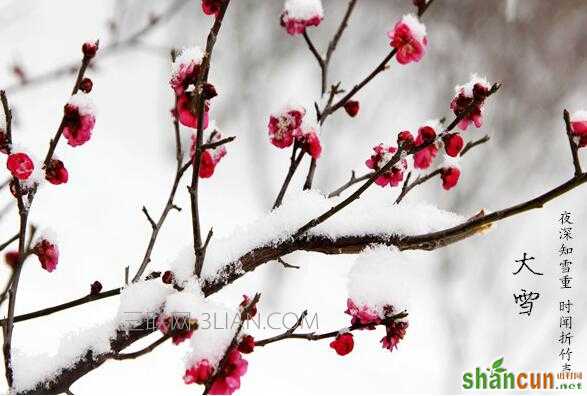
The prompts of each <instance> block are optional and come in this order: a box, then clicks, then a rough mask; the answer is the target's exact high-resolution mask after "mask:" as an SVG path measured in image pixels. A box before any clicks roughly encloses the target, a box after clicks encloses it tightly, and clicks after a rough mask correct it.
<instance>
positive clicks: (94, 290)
mask: <svg viewBox="0 0 587 396" xmlns="http://www.w3.org/2000/svg"><path fill="white" fill-rule="evenodd" d="M100 291H102V284H101V283H100V282H99V281H95V282H94V283H92V284H91V285H90V295H91V296H95V295H96V294H99V293H100Z"/></svg>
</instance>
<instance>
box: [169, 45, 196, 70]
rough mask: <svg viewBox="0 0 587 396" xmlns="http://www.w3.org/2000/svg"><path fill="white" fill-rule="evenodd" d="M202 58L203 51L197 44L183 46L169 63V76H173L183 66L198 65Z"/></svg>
mask: <svg viewBox="0 0 587 396" xmlns="http://www.w3.org/2000/svg"><path fill="white" fill-rule="evenodd" d="M203 58H204V51H203V50H202V48H200V47H198V46H194V47H190V48H183V49H182V50H181V52H180V53H179V55H177V57H176V58H175V61H174V62H172V63H171V76H172V77H174V76H175V75H176V74H177V73H179V72H180V71H181V70H182V69H183V68H184V67H186V66H189V65H190V64H195V65H199V64H201V63H202V59H203Z"/></svg>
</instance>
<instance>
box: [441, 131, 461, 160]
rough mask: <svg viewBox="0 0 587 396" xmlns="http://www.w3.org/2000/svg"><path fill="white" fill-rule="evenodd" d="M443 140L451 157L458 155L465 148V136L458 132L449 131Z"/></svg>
mask: <svg viewBox="0 0 587 396" xmlns="http://www.w3.org/2000/svg"><path fill="white" fill-rule="evenodd" d="M442 141H443V142H444V149H445V150H446V154H448V155H450V156H451V157H456V156H457V155H459V153H460V152H461V150H462V149H463V145H464V142H463V138H462V137H461V135H459V134H458V133H449V134H447V135H445V136H443V138H442Z"/></svg>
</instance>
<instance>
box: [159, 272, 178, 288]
mask: <svg viewBox="0 0 587 396" xmlns="http://www.w3.org/2000/svg"><path fill="white" fill-rule="evenodd" d="M161 280H162V281H163V283H165V284H168V285H170V284H172V283H173V281H174V280H175V277H174V276H173V272H171V271H165V273H164V274H163V277H162V278H161Z"/></svg>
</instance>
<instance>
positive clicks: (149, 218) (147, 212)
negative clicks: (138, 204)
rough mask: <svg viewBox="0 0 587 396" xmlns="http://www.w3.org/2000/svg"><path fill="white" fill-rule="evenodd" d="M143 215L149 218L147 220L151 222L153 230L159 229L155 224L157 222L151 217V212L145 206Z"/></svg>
mask: <svg viewBox="0 0 587 396" xmlns="http://www.w3.org/2000/svg"><path fill="white" fill-rule="evenodd" d="M143 213H144V214H145V216H147V220H149V223H151V227H152V228H153V229H155V228H157V224H156V223H155V221H154V220H153V218H152V217H151V215H150V214H149V211H148V210H147V208H146V207H145V206H143Z"/></svg>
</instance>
